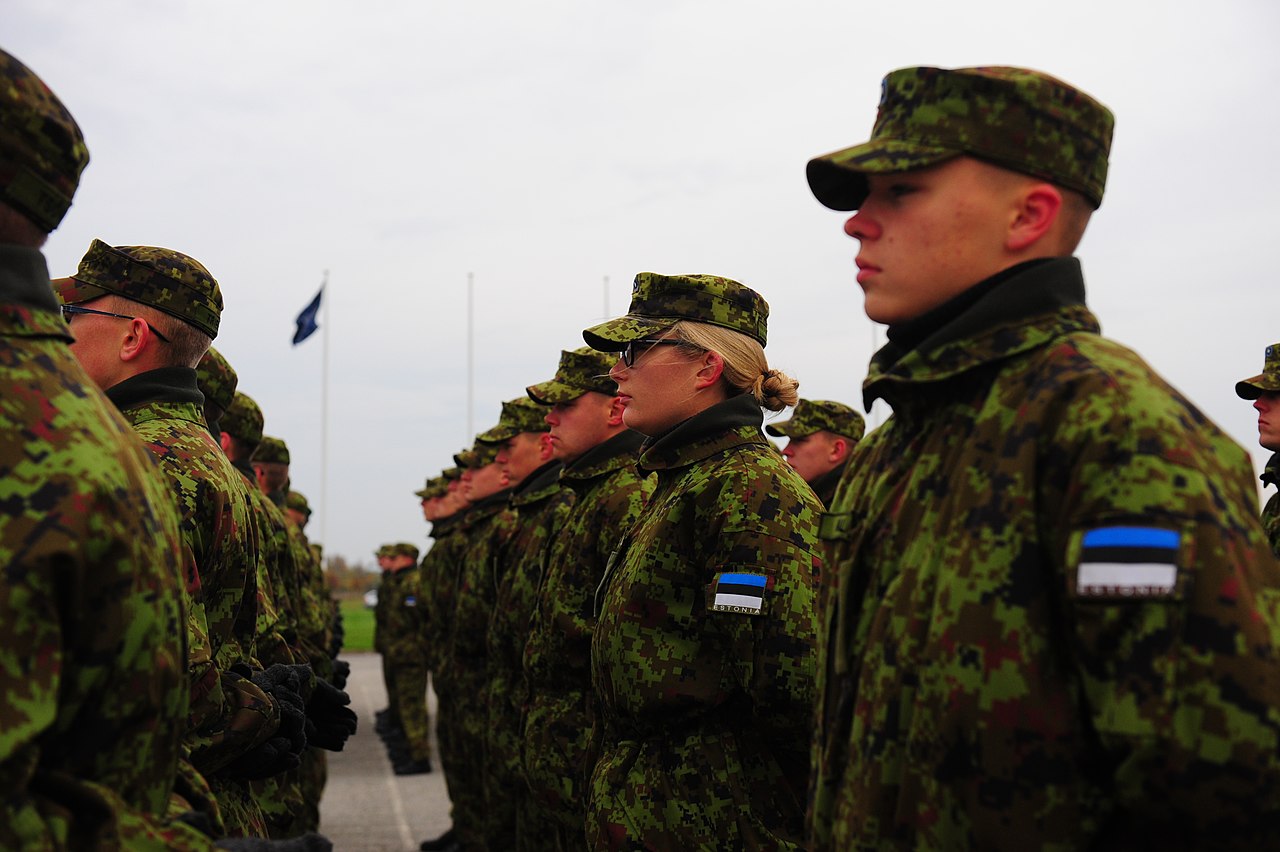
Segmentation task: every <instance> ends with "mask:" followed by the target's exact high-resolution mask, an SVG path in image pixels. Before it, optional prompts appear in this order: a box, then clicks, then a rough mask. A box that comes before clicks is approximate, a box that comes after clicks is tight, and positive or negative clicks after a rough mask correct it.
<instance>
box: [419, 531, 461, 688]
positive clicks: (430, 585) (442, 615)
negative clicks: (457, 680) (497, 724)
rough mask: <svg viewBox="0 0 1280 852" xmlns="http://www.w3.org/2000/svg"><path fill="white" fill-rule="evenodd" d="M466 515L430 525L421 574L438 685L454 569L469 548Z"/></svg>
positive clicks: (429, 646)
mask: <svg viewBox="0 0 1280 852" xmlns="http://www.w3.org/2000/svg"><path fill="white" fill-rule="evenodd" d="M466 515H467V513H466V511H465V510H464V511H462V512H458V513H457V514H455V515H450V516H449V517H447V518H440V519H438V520H436V521H435V522H434V523H433V524H432V525H431V536H432V544H431V549H430V550H428V551H427V552H426V555H424V556H423V557H422V563H421V570H419V571H418V599H419V600H420V601H422V602H423V604H425V605H426V622H427V627H426V630H427V665H428V666H429V667H430V669H431V671H432V672H434V673H435V676H436V679H437V682H438V681H439V678H440V676H441V673H442V670H443V666H444V658H445V656H446V655H447V653H448V650H449V633H450V630H451V625H452V623H453V601H454V592H455V591H456V589H455V585H454V584H455V582H456V579H457V578H456V577H455V576H454V574H453V570H454V567H455V566H456V565H457V564H458V562H459V560H460V559H461V558H462V557H461V552H462V550H463V549H465V547H466V545H467V535H466V530H467V525H466ZM438 691H439V690H437V692H438Z"/></svg>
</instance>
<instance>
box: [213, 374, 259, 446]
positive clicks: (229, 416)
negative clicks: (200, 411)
mask: <svg viewBox="0 0 1280 852" xmlns="http://www.w3.org/2000/svg"><path fill="white" fill-rule="evenodd" d="M210 351H212V350H210ZM264 422H265V421H264V420H263V417H262V409H261V408H259V407H258V403H256V402H254V401H253V397H251V396H248V395H247V394H243V393H241V392H240V391H236V392H235V395H234V396H233V397H232V398H231V404H230V405H228V406H227V409H226V411H224V412H222V417H221V419H219V420H218V426H219V428H221V429H222V431H223V432H226V433H227V434H228V435H230V436H231V437H233V438H236V439H238V440H240V441H244V442H245V443H246V444H249V445H251V446H253V447H257V446H258V445H259V444H261V443H262V427H263V424H264Z"/></svg>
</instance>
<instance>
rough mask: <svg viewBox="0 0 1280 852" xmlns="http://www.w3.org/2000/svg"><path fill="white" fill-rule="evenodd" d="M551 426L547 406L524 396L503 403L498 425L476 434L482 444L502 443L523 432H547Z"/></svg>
mask: <svg viewBox="0 0 1280 852" xmlns="http://www.w3.org/2000/svg"><path fill="white" fill-rule="evenodd" d="M550 428H551V427H550V426H549V425H547V406H546V405H545V404H543V403H539V402H535V401H534V400H532V399H530V398H529V397H527V396H522V397H520V398H519V399H509V400H507V401H506V402H504V403H502V415H501V416H500V417H499V418H498V425H497V426H494V427H493V428H492V429H490V430H489V431H488V432H481V433H480V434H479V435H476V440H477V441H479V442H480V443H482V444H501V443H502V442H503V441H508V440H510V439H512V438H514V437H515V436H516V435H519V434H520V433H521V432H546V431H547V430H548V429H550Z"/></svg>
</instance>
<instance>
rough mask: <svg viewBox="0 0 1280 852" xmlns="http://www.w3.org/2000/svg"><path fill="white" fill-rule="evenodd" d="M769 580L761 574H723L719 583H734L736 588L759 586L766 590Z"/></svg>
mask: <svg viewBox="0 0 1280 852" xmlns="http://www.w3.org/2000/svg"><path fill="white" fill-rule="evenodd" d="M767 580H768V578H767V577H764V576H762V575H760V574H721V575H720V577H719V579H718V582H720V583H733V584H734V585H736V586H759V587H760V588H761V589H764V586H765V583H766V582H767Z"/></svg>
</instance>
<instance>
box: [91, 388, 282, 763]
mask: <svg viewBox="0 0 1280 852" xmlns="http://www.w3.org/2000/svg"><path fill="white" fill-rule="evenodd" d="M107 397H108V399H110V400H111V401H112V402H113V403H115V405H116V406H117V407H118V408H119V409H120V410H121V413H122V414H123V415H124V417H125V419H126V420H128V421H129V423H130V424H131V425H132V426H133V428H134V430H135V431H136V432H137V433H138V435H139V437H141V438H142V441H143V444H144V445H145V446H146V448H147V449H148V450H149V451H150V452H151V454H152V455H153V456H154V457H155V458H156V459H157V460H158V461H159V463H160V470H161V472H162V473H163V474H164V476H165V480H166V482H167V483H168V486H169V494H170V499H171V500H173V502H174V505H175V506H176V507H177V509H178V520H179V530H180V532H181V534H182V541H183V544H184V546H185V548H186V550H187V553H188V554H189V556H190V558H191V559H192V561H193V563H194V565H195V567H196V571H197V579H196V584H195V588H194V591H193V601H192V611H193V613H194V614H195V618H194V619H193V621H194V627H193V630H192V633H190V634H189V638H193V640H196V641H198V634H199V631H200V630H201V629H203V631H204V635H205V637H207V642H208V655H209V659H210V660H212V662H213V665H214V667H215V669H216V671H217V673H218V687H219V688H215V689H212V690H211V691H209V692H205V691H204V686H203V684H204V683H205V677H204V673H203V672H200V671H199V670H198V669H197V670H195V671H193V672H192V675H191V676H192V679H193V683H194V684H195V686H193V694H192V707H191V723H190V738H189V739H188V743H189V744H190V745H191V750H192V755H191V756H192V761H193V763H194V764H195V766H196V768H197V769H199V770H200V771H201V772H202V773H205V774H208V773H210V772H214V771H216V770H218V769H220V768H221V767H223V766H225V765H226V764H227V763H229V762H230V761H231V760H233V759H234V758H235V757H237V756H238V755H240V754H243V753H244V752H246V751H248V750H250V749H252V748H255V747H256V746H257V745H259V744H260V743H261V742H263V741H264V740H266V739H267V738H268V737H270V736H271V735H272V734H273V733H275V730H276V727H277V726H278V724H279V711H278V709H277V708H276V707H275V705H274V704H273V703H272V701H271V699H270V698H268V697H267V696H266V694H265V693H263V692H262V691H261V690H260V689H259V688H258V687H257V686H255V685H254V684H253V683H252V682H251V681H249V680H248V678H247V677H244V676H242V674H241V673H239V672H233V671H232V668H233V667H241V669H240V671H244V667H246V666H247V667H248V668H249V669H250V670H251V669H252V668H255V666H254V665H253V660H252V657H251V654H250V652H251V650H252V643H253V640H254V631H255V625H256V623H257V615H256V609H257V594H258V592H257V574H258V561H259V559H260V558H261V557H260V549H259V548H260V545H259V542H258V538H257V535H258V527H257V526H256V524H254V522H253V517H252V514H251V513H252V509H251V508H250V502H249V496H248V494H247V492H246V488H245V484H244V481H243V478H242V477H241V475H240V473H239V472H238V471H237V470H236V469H235V468H234V467H233V466H232V465H231V462H230V461H229V460H228V459H227V457H226V455H225V454H224V453H223V452H222V448H221V447H220V446H218V445H217V444H216V443H214V441H213V438H212V437H211V436H210V435H209V431H208V428H207V426H206V425H205V422H204V415H203V414H202V413H201V406H202V404H203V397H202V396H201V394H200V391H199V390H197V389H196V384H195V370H192V369H189V368H180V367H165V368H161V369H158V370H152V371H150V372H148V373H143V374H141V375H138V376H134V377H132V378H130V379H126V380H125V381H123V382H121V383H120V384H117V385H115V386H113V387H111V388H109V389H108V391H107ZM201 616H203V623H201ZM193 661H195V662H196V663H197V665H202V664H203V662H204V661H203V660H202V659H200V658H198V657H193Z"/></svg>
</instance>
